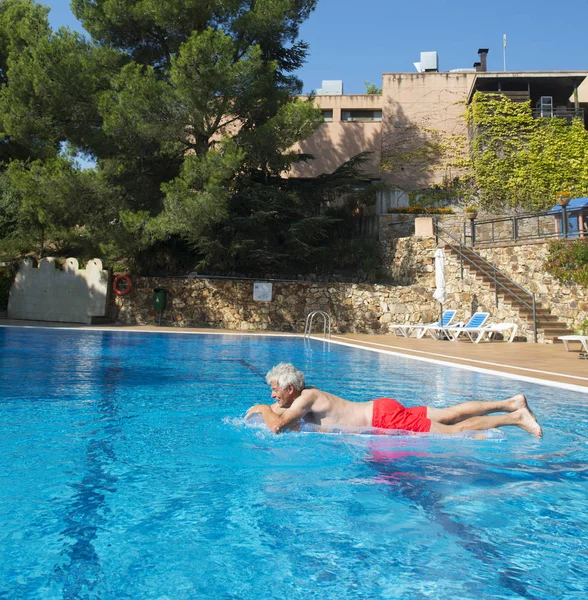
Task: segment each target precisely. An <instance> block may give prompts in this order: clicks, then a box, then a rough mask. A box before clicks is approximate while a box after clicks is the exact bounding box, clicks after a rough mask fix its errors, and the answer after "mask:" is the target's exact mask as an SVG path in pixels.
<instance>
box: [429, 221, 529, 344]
mask: <svg viewBox="0 0 588 600" xmlns="http://www.w3.org/2000/svg"><path fill="white" fill-rule="evenodd" d="M433 224H434V227H435V240H436V242H437V243H439V238H442V239H443V241H444V242H445V243H446V244H447V245H448V246H450V247H451V248H452V249H453V250H455V251H456V252H457V253H458V254H459V257H460V266H461V278H462V279H463V261H464V259H465V260H466V261H468V262H469V263H470V264H472V265H473V266H474V267H475V268H476V270H478V271H480V272H481V273H483V274H484V275H486V276H487V277H490V278H491V279H492V281H493V282H494V295H495V299H496V306H498V286H500V287H501V288H502V289H503V290H504V291H505V292H506V294H507V295H509V296H512V297H514V298H516V299H517V300H518V301H519V302H521V303H522V304H524V305H525V306H526V307H528V308H530V309H531V310H532V311H533V338H534V341H535V343H536V342H537V306H536V302H535V294H533V293H532V292H529V291H527V290H526V289H525V288H524V287H522V286H520V285H519V284H518V283H516V281H513V280H512V279H511V278H510V277H508V275H505V274H504V273H503V272H502V271H500V270H499V269H497V268H496V267H495V266H494V265H493V264H491V263H489V262H488V261H487V260H486V259H485V258H482V257H481V256H480V255H479V254H478V253H477V252H475V251H474V250H473V249H472V248H468V247H467V246H465V245H464V244H462V243H461V242H460V241H459V240H458V239H457V238H456V237H454V236H453V235H451V234H450V233H449V232H448V231H446V230H445V229H443V227H441V225H439V223H438V222H437V221H436V220H435V221H433ZM444 236H446V237H448V238H450V239H451V240H453V241H454V242H455V243H456V244H457V245H454V244H452V243H451V242H448V241H447V239H446V238H444ZM464 248H465V249H466V250H467V252H469V253H470V254H473V255H474V256H475V257H476V258H477V259H478V260H480V261H481V262H482V263H483V264H484V266H485V267H486V268H484V266H480V265H479V264H476V263H475V262H474V261H473V260H472V259H471V257H470V256H468V255H467V253H466V252H464ZM497 274H500V276H501V277H504V279H506V280H507V281H508V282H509V283H511V284H512V285H514V286H515V287H516V288H518V289H519V290H520V291H521V292H522V293H523V294H525V295H527V296H530V297H531V301H530V303H529V302H527V301H526V300H524V299H523V298H521V297H520V296H518V295H517V294H516V293H515V292H513V291H512V290H511V289H509V288H507V287H506V286H505V285H504V284H503V283H502V282H501V281H499V280H498V277H497Z"/></svg>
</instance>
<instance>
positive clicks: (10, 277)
mask: <svg viewBox="0 0 588 600" xmlns="http://www.w3.org/2000/svg"><path fill="white" fill-rule="evenodd" d="M13 281H14V272H13V271H12V270H11V269H5V268H2V269H0V310H6V309H7V308H8V296H9V295H10V286H11V285H12V282H13Z"/></svg>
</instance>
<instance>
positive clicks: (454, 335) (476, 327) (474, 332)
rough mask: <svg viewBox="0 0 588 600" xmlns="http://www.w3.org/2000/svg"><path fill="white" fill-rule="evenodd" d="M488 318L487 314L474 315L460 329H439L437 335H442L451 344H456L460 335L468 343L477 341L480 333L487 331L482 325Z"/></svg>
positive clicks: (488, 314)
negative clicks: (467, 340) (468, 341)
mask: <svg viewBox="0 0 588 600" xmlns="http://www.w3.org/2000/svg"><path fill="white" fill-rule="evenodd" d="M489 316H490V313H487V312H477V313H474V314H473V315H472V316H471V317H470V320H469V321H468V322H467V323H466V324H465V325H463V326H461V327H442V328H439V333H444V334H445V335H446V336H447V337H448V338H449V339H450V340H451V341H452V342H456V341H457V340H458V338H459V337H460V336H461V335H462V334H463V335H465V336H466V337H468V338H469V340H470V342H476V341H479V340H480V333H481V332H485V331H486V330H487V328H486V327H484V323H486V321H487V320H488V317H489ZM474 337H475V339H474Z"/></svg>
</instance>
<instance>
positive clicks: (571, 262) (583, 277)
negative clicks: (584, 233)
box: [545, 238, 588, 286]
mask: <svg viewBox="0 0 588 600" xmlns="http://www.w3.org/2000/svg"><path fill="white" fill-rule="evenodd" d="M545 270H546V271H547V272H548V273H550V274H551V275H553V276H554V277H556V278H557V279H559V280H560V281H570V282H574V283H578V284H580V285H583V286H586V285H588V239H585V238H584V239H578V240H573V241H570V240H557V241H555V242H552V243H551V244H550V247H549V254H548V255H547V259H546V261H545Z"/></svg>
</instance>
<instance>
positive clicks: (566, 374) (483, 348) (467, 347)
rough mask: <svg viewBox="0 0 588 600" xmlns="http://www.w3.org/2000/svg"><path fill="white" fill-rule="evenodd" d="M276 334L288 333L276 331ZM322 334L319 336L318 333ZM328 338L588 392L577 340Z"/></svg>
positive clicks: (29, 323)
mask: <svg viewBox="0 0 588 600" xmlns="http://www.w3.org/2000/svg"><path fill="white" fill-rule="evenodd" d="M0 325H19V326H29V327H30V326H42V327H73V328H91V329H114V330H118V331H122V330H133V331H171V332H175V333H181V332H193V333H231V334H238V333H242V334H246V335H255V334H256V333H257V334H259V333H269V332H249V331H244V332H236V331H229V330H219V329H192V328H178V327H154V326H123V325H94V326H81V325H67V324H63V323H38V322H33V321H11V320H8V319H0ZM276 333H278V334H279V335H293V334H284V333H280V332H276ZM317 339H321V338H317ZM332 339H333V340H334V341H336V342H341V343H345V344H354V345H357V346H363V347H366V348H370V349H373V350H385V351H390V352H398V353H400V354H405V355H408V356H415V357H419V358H425V359H431V360H438V361H444V362H448V363H456V364H461V365H467V366H469V367H476V368H481V369H488V370H491V371H498V372H500V373H508V374H510V375H514V376H517V377H530V378H533V379H537V380H541V381H544V382H546V383H548V382H557V383H560V384H562V383H563V384H567V385H571V386H575V387H578V386H579V387H580V388H583V389H582V391H585V392H586V393H588V360H584V359H581V358H580V345H579V344H572V348H574V347H575V346H576V347H577V351H571V352H566V350H565V348H564V346H563V345H562V344H532V343H526V342H514V343H512V344H508V343H506V342H502V341H490V342H480V343H479V344H472V343H471V342H466V341H458V342H449V341H441V340H433V339H425V338H423V339H416V338H404V337H396V336H394V335H392V334H390V335H371V334H361V333H353V334H344V335H343V334H335V335H333V337H332Z"/></svg>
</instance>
